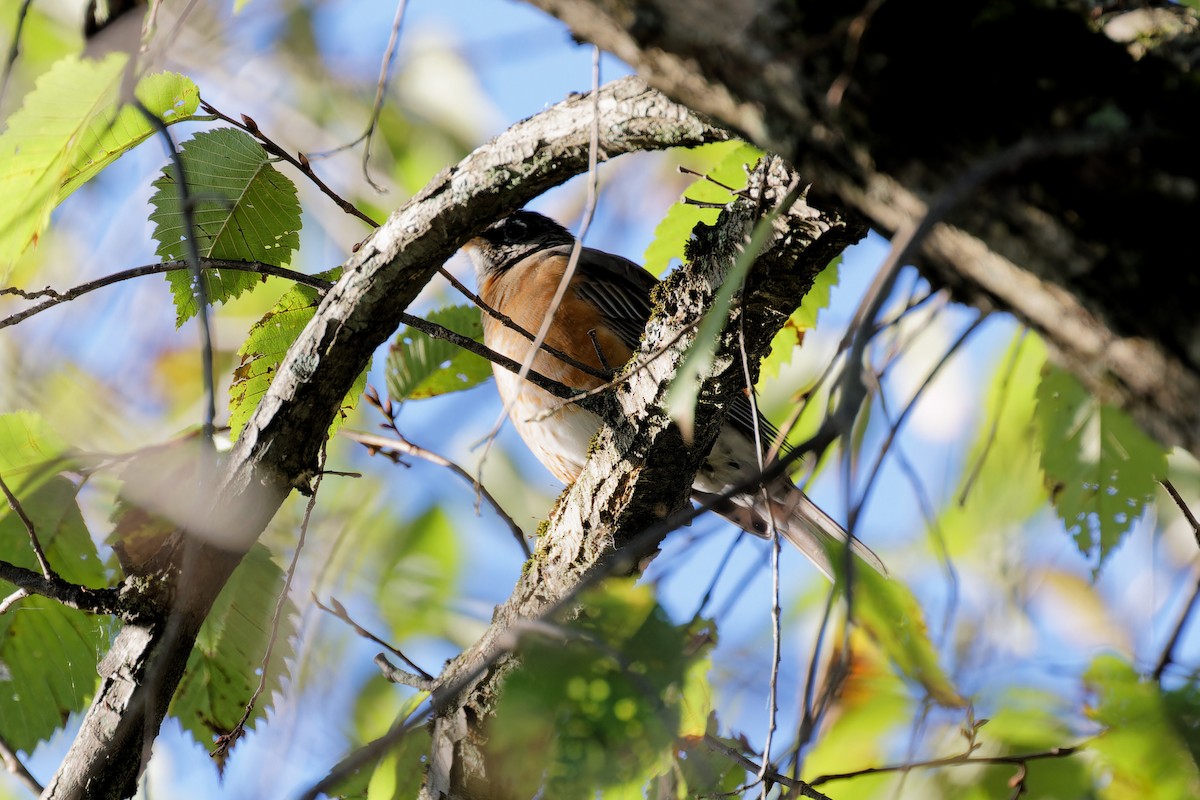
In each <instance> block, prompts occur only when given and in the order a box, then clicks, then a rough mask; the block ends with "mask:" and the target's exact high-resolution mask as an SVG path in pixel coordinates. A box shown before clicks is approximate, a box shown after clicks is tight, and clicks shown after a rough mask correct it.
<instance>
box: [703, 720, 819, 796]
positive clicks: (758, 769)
mask: <svg viewBox="0 0 1200 800" xmlns="http://www.w3.org/2000/svg"><path fill="white" fill-rule="evenodd" d="M704 746H705V747H707V748H708V749H709V750H712V751H713V752H714V753H720V754H721V755H723V756H725V757H726V758H729V759H731V760H732V761H736V762H737V763H738V764H739V765H740V766H742V767H743V768H744V769H745V770H746V771H747V772H751V773H755V774H759V775H763V776H764V779H765V780H768V781H770V782H772V783H778V784H779V785H781V786H786V787H787V788H789V789H792V790H794V791H797V792H799V793H800V796H801V797H809V798H813V799H814V800H830V798H829V796H828V795H825V794H822V793H821V792H818V791H817V790H816V789H814V788H813V787H812V785H811V784H808V783H805V782H804V781H801V780H796V779H795V778H789V777H788V776H787V775H782V774H780V773H778V772H775V771H773V770H770V769H768V768H767V766H766V764H765V762H764V764H761V765H760V764H756V763H755V762H754V761H753V760H751V759H749V758H746V756H744V755H743V754H742V753H740V752H738V751H737V750H735V749H733V748H732V747H730V746H729V745H727V744H725V743H724V742H722V741H721V740H720V739H718V738H717V737H715V736H712V735H710V734H707V733H706V734H705V735H704Z"/></svg>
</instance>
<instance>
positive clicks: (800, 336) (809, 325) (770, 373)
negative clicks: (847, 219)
mask: <svg viewBox="0 0 1200 800" xmlns="http://www.w3.org/2000/svg"><path fill="white" fill-rule="evenodd" d="M841 263H842V257H841V256H838V257H837V258H835V259H833V260H832V261H830V262H829V263H828V264H826V265H825V269H823V270H821V271H820V272H819V273H817V276H816V278H814V279H813V285H812V288H811V289H809V290H808V293H807V294H805V295H804V299H803V300H801V301H800V307H799V308H797V309H796V310H795V311H794V312H793V313H792V316H790V317H788V321H787V322H785V323H784V324H783V327H782V328H780V329H779V332H778V333H776V334H775V338H774V339H772V340H771V352H770V353H769V354H768V355H767V357H766V358H764V359H763V361H762V366H761V367H760V368H759V372H758V381H759V385H761V384H762V383H763V381H768V380H771V379H772V378H777V377H779V371H780V370H781V369H783V368H784V367H786V366H787V365H788V364H790V363H792V357H793V356H795V354H796V349H797V348H798V347H800V345H802V344H803V343H804V334H805V333H806V332H808V331H810V330H812V329H813V328H816V327H817V315H818V314H819V313H820V312H821V310H822V309H824V308H827V307H828V306H829V296H830V294H831V293H832V292H833V287H834V286H837V284H838V271H839V268H840V266H841Z"/></svg>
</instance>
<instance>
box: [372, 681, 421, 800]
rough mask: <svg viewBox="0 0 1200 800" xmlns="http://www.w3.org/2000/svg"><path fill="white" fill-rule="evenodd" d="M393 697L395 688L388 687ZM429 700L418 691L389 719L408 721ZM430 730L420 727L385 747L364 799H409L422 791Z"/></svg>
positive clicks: (392, 686)
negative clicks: (384, 754)
mask: <svg viewBox="0 0 1200 800" xmlns="http://www.w3.org/2000/svg"><path fill="white" fill-rule="evenodd" d="M388 687H389V690H390V691H391V693H392V694H395V693H396V687H395V686H394V685H392V684H388ZM427 697H428V693H426V692H418V693H417V694H415V695H412V696H411V697H409V698H408V699H407V700H406V701H405V703H404V706H403V707H402V708H401V710H400V712H399V714H397V715H393V717H392V719H407V718H408V717H409V716H410V715H411V714H412V713H413V712H414V711H416V710H417V708H418V707H419V706H420V705H421V703H423V702H424V701H425V699H426V698H427ZM429 745H430V738H429V728H428V726H425V725H419V726H417V727H416V728H415V729H413V730H411V731H409V732H408V733H407V734H405V735H404V736H403V737H402V738H401V739H400V741H399V742H398V743H397V744H395V745H393V746H392V747H390V748H388V751H387V755H386V756H384V757H383V759H382V760H381V761H380V762H379V764H378V765H377V766H376V767H375V771H374V772H372V773H371V778H370V780H369V781H368V783H367V793H366V796H367V800H409V798H413V797H417V796H418V795H419V794H420V792H421V783H422V779H423V778H424V775H425V768H424V764H425V758H426V757H427V756H428V755H429Z"/></svg>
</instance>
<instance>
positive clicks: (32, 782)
mask: <svg viewBox="0 0 1200 800" xmlns="http://www.w3.org/2000/svg"><path fill="white" fill-rule="evenodd" d="M26 5H28V4H26ZM0 759H3V760H4V767H5V769H7V770H8V771H9V773H11V774H12V776H13V777H15V778H16V779H17V780H18V781H20V782H21V783H23V784H25V787H26V788H27V789H29V791H31V792H33V793H34V794H36V795H40V794H41V793H42V785H41V784H40V783H38V782H37V779H36V778H34V777H33V774H32V773H31V772H30V771H29V770H28V769H27V768H26V766H25V765H24V764H23V763H22V762H21V759H19V758H17V751H16V750H13V749H12V747H10V746H9V744H8V742H7V741H5V740H4V737H2V736H0Z"/></svg>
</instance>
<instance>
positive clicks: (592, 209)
mask: <svg viewBox="0 0 1200 800" xmlns="http://www.w3.org/2000/svg"><path fill="white" fill-rule="evenodd" d="M599 151H600V48H599V47H596V46H593V47H592V126H591V136H590V137H589V140H588V171H587V197H586V200H585V202H584V207H583V220H582V221H581V222H580V224H579V233H578V234H576V235H575V237H574V241H573V243H572V245H571V255H570V257H569V258H568V259H567V266H566V268H565V269H564V270H563V274H562V277H561V278H559V281H558V286H557V287H555V290H554V296H553V297H552V298H551V299H550V305H549V307H548V308H547V309H546V315H545V316H544V317H543V318H542V324H541V326H540V327H539V328H538V332H537V335H536V336H534V337H533V345H532V346H531V347H530V348H529V352H528V353H526V354H525V358H524V360H523V361H522V363H521V369H520V371H519V372H517V382H518V383H520V382H521V381H522V380H524V379H525V376H526V375H527V374H528V373H529V371H530V370H531V369H533V361H534V359H535V358H537V354H538V350H539V349H540V348H541V346H542V343H543V342H545V341H546V336H547V335H548V334H549V333H550V327H551V326H552V325H553V324H554V317H555V315H556V314H557V313H558V307H559V305H561V304H562V299H563V297H564V296H566V293H567V287H568V286H570V285H571V279H572V278H573V277H575V269H576V267H577V266H578V265H579V256H580V255H581V254H582V253H583V239H584V237H585V236H587V232H588V228H590V227H591V224H592V217H593V216H594V215H595V213H596V186H597V184H598V183H599V181H600V175H599V171H598V170H597V163H598V160H599ZM518 397H520V393H517V394H515V395H513V397H512V399H511V400H510V401H509V402H507V403H505V404H504V408H503V409H501V411H500V414H499V416H497V418H496V422H495V424H494V425H492V429H491V430H490V431H489V432H488V434H487V436H486V437H484V438H485V440H486V441H487V445H486V447H484V450H483V454H482V456H481V457H480V459H479V468H480V469H481V470H482V469H483V462H484V461H485V460H486V459H487V454H488V451H489V450H490V449H491V446H492V442H494V441H495V439H496V436H497V435H498V434H499V433H500V429H501V427H503V425H504V420H505V419H507V417H508V414H509V412H510V411H511V410H512V404H513V403H515V402H516V401H517V398H518Z"/></svg>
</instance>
